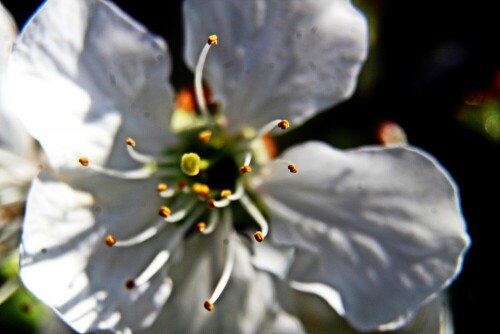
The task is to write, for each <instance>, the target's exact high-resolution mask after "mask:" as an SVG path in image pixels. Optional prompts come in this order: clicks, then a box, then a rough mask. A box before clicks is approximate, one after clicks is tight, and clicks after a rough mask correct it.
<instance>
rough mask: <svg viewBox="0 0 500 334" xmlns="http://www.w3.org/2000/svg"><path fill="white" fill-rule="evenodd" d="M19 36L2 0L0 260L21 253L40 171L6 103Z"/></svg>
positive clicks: (25, 135) (26, 137)
mask: <svg viewBox="0 0 500 334" xmlns="http://www.w3.org/2000/svg"><path fill="white" fill-rule="evenodd" d="M16 37H17V27H16V25H15V23H14V20H13V19H12V16H11V15H10V13H9V12H8V11H7V10H6V9H5V8H4V6H3V5H2V3H0V260H3V259H6V258H8V257H9V256H11V255H13V253H17V246H18V243H19V237H20V232H21V219H22V214H23V211H24V202H25V199H26V193H27V190H28V186H29V183H30V181H31V179H33V178H34V177H35V176H36V175H37V173H38V167H37V165H36V162H35V161H36V159H35V157H36V151H35V146H34V140H33V139H32V138H31V137H30V136H29V135H28V133H27V132H26V130H25V128H24V126H23V125H22V123H21V122H20V120H19V119H18V118H17V116H16V115H15V114H14V113H13V110H12V109H11V108H9V106H8V105H7V104H6V103H5V100H6V98H5V87H4V85H5V83H4V76H5V71H6V66H7V61H8V57H9V54H10V51H11V47H12V44H13V43H14V40H15V38H16ZM12 286H13V287H14V286H16V284H13V285H12ZM4 288H6V286H4ZM2 291H3V290H2ZM7 295H8V294H5V295H3V294H2V296H3V297H6V296H7ZM0 299H3V298H1V297H0Z"/></svg>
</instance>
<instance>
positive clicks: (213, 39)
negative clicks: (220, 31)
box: [207, 35, 218, 45]
mask: <svg viewBox="0 0 500 334" xmlns="http://www.w3.org/2000/svg"><path fill="white" fill-rule="evenodd" d="M217 43H218V42H217V35H210V36H208V39H207V44H209V45H217Z"/></svg>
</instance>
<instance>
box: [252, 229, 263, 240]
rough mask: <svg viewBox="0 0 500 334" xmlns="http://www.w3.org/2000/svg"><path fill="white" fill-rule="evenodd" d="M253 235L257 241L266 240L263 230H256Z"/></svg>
mask: <svg viewBox="0 0 500 334" xmlns="http://www.w3.org/2000/svg"><path fill="white" fill-rule="evenodd" d="M253 237H254V238H255V240H256V241H257V242H262V241H264V234H262V232H261V231H257V232H255V233H254V234H253Z"/></svg>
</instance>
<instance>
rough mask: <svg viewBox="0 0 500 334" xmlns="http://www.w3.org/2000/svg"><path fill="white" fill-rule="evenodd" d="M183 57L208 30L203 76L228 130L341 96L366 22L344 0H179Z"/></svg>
mask: <svg viewBox="0 0 500 334" xmlns="http://www.w3.org/2000/svg"><path fill="white" fill-rule="evenodd" d="M184 18H185V22H186V29H185V35H186V48H185V59H186V62H187V64H188V65H189V66H190V67H191V68H194V67H195V64H196V62H197V59H198V56H199V54H200V53H201V49H202V48H203V46H204V44H205V43H206V38H207V36H208V35H209V34H216V35H218V37H219V44H218V45H217V46H215V47H214V48H213V49H212V50H211V51H210V54H209V55H208V59H207V62H206V65H205V71H204V77H205V79H206V82H207V83H208V84H209V85H210V86H211V88H212V89H213V91H214V94H215V96H214V98H215V99H216V100H218V101H219V102H221V103H222V105H223V112H224V113H225V115H226V116H227V117H228V119H229V122H228V124H229V127H230V128H231V129H233V130H235V129H238V128H241V127H243V126H253V127H256V128H259V127H261V126H263V125H264V124H266V123H267V122H269V121H271V120H273V119H283V118H286V119H289V120H290V121H291V122H292V123H293V124H300V123H302V122H303V121H305V120H306V119H308V118H310V117H312V116H314V115H315V114H316V113H317V112H319V111H321V110H323V109H325V108H328V107H331V106H333V105H334V104H337V103H339V102H340V101H343V100H345V99H346V98H348V97H349V96H350V95H351V94H352V92H353V91H354V87H355V84H356V79H357V76H358V73H359V71H360V68H361V65H362V63H363V61H364V59H365V57H366V54H367V48H368V42H367V39H368V38H367V24H366V20H365V18H364V16H363V15H362V14H361V13H359V12H358V11H357V10H356V9H354V7H353V6H352V5H351V2H350V1H348V0H289V1H265V0H248V1H244V2H241V1H237V0H212V1H203V0H187V1H185V4H184Z"/></svg>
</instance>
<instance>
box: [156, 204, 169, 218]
mask: <svg viewBox="0 0 500 334" xmlns="http://www.w3.org/2000/svg"><path fill="white" fill-rule="evenodd" d="M171 213H172V210H170V208H169V207H168V206H162V207H161V208H160V210H159V211H158V214H159V215H160V216H162V217H163V218H168V217H170V214H171Z"/></svg>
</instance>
